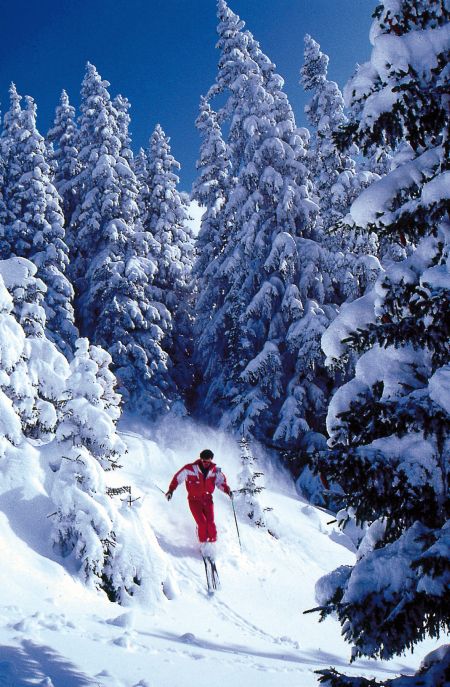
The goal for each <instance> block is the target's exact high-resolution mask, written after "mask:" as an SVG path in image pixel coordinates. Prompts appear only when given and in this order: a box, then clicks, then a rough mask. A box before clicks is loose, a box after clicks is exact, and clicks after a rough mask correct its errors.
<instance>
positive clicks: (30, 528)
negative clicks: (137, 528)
mask: <svg viewBox="0 0 450 687" xmlns="http://www.w3.org/2000/svg"><path fill="white" fill-rule="evenodd" d="M143 431H144V432H145V433H146V434H147V436H145V435H144V434H139V432H136V431H134V427H132V428H129V427H126V429H125V431H123V432H122V433H121V434H122V438H123V439H124V440H125V441H126V442H127V444H128V446H129V453H128V455H127V460H126V461H124V463H126V464H125V465H124V468H123V470H121V471H114V473H109V474H110V477H111V480H112V483H114V484H115V485H119V484H130V485H131V486H132V491H133V494H136V495H139V496H140V501H139V509H140V510H138V511H137V512H138V513H139V515H140V517H142V518H145V519H148V520H149V522H150V523H151V525H152V527H153V530H154V532H155V536H156V539H157V541H158V544H159V546H160V548H161V551H162V555H163V556H165V558H166V559H167V565H168V569H169V570H170V574H171V576H172V578H173V580H174V586H173V594H172V600H170V601H169V600H168V599H167V598H165V597H164V595H163V594H161V601H160V603H159V604H157V605H156V606H155V607H154V608H143V607H139V606H138V605H134V606H132V607H121V606H118V605H116V604H111V603H109V602H108V601H107V599H106V597H105V596H104V595H102V594H100V593H98V592H95V591H94V590H91V589H87V588H86V587H85V586H84V585H83V584H82V582H81V581H80V580H79V578H78V577H77V574H76V569H75V567H74V565H73V562H72V563H69V562H68V561H65V562H64V561H62V560H61V559H60V558H58V557H57V556H55V555H54V554H53V552H52V550H51V547H50V544H49V540H48V534H49V529H50V523H49V521H48V519H47V517H46V516H47V515H48V514H50V513H51V512H52V503H51V501H50V499H49V498H48V495H47V493H45V489H46V488H47V482H49V481H51V479H50V478H51V475H50V474H49V471H48V466H47V467H46V457H45V456H46V452H45V447H44V449H43V450H42V451H41V457H40V464H39V461H38V460H37V459H36V455H37V454H36V449H35V448H30V453H29V455H28V454H27V455H26V456H25V458H24V460H23V466H22V467H21V464H20V463H17V465H16V466H15V468H14V470H15V472H16V473H17V474H18V475H19V476H18V477H17V484H16V485H15V486H14V489H13V490H12V491H11V486H10V485H9V484H8V486H7V488H6V489H4V490H3V493H1V490H0V509H1V510H0V542H1V545H2V549H3V550H4V551H7V552H8V554H9V555H6V556H3V557H2V566H0V687H29V686H31V685H43V686H46V687H88V686H89V687H190V686H191V685H195V686H196V687H210V685H211V684H214V685H218V686H219V687H222V685H223V686H225V685H227V686H228V685H229V684H232V683H233V682H237V681H239V682H240V683H242V684H245V685H246V687H273V685H275V684H276V685H277V687H294V686H295V687H297V686H298V687H312V686H313V685H317V679H316V676H315V675H314V672H313V671H314V670H317V669H320V668H322V667H328V666H330V665H334V666H336V667H338V668H339V669H342V670H345V671H346V672H348V673H349V674H355V675H356V674H361V672H363V673H365V674H366V675H367V676H371V675H375V676H378V677H381V676H383V675H384V676H386V675H392V674H394V673H396V674H397V673H398V672H399V671H404V672H412V671H413V668H414V667H415V666H416V665H417V663H418V660H419V659H420V657H421V654H424V653H426V652H427V651H429V650H430V649H431V648H434V646H435V644H433V643H431V642H427V643H426V644H425V645H424V646H423V647H419V650H416V652H415V656H414V659H413V660H410V659H409V658H408V659H407V660H406V659H405V661H399V662H393V663H390V664H380V663H377V662H371V661H359V662H357V663H356V664H353V665H352V666H351V667H349V665H348V657H349V653H350V651H349V647H348V646H347V645H345V643H344V642H343V640H342V638H341V637H340V627H339V625H338V624H337V623H336V622H334V621H332V620H327V621H326V622H324V623H322V624H319V623H318V621H317V617H314V614H312V615H307V616H304V615H303V614H302V611H303V610H305V609H306V608H311V607H312V606H314V583H315V581H316V580H317V579H318V577H320V575H322V574H324V573H326V572H328V571H330V570H332V569H333V568H334V567H337V565H341V564H343V563H350V562H351V561H352V559H353V555H352V554H351V552H350V551H349V550H348V549H346V548H345V546H342V545H340V544H339V543H336V542H334V541H333V532H334V531H335V530H334V528H333V527H330V526H327V525H326V522H327V521H328V520H330V516H329V514H327V513H323V512H321V511H318V510H317V509H315V508H312V507H311V506H309V505H307V504H305V502H304V501H302V500H301V499H300V498H299V497H296V496H295V493H294V491H293V490H292V489H289V486H290V485H289V482H288V481H287V480H285V479H284V478H282V477H280V478H277V476H276V475H271V479H270V487H271V488H270V489H269V488H267V489H266V491H265V492H263V494H264V501H265V503H267V504H268V505H270V506H273V508H274V511H273V513H274V515H275V516H276V519H277V523H278V524H277V527H278V529H279V539H278V540H276V539H274V538H273V537H269V536H268V535H267V533H266V532H264V531H262V530H258V529H257V528H253V527H251V526H250V524H248V523H247V522H246V521H245V520H244V519H243V518H242V517H241V518H239V527H240V530H241V537H242V541H243V551H242V552H240V550H239V545H238V542H237V538H236V531H235V525H234V521H233V520H232V513H231V509H230V503H229V501H228V499H226V498H225V497H224V496H223V494H219V493H217V494H216V496H215V504H216V521H217V523H218V526H219V537H220V548H219V546H218V549H217V566H218V571H219V575H220V579H221V584H222V589H221V590H220V591H217V592H216V593H215V594H214V595H212V596H209V595H208V593H207V590H206V583H205V575H204V567H203V562H202V559H201V555H200V552H199V550H198V546H197V544H196V541H195V528H194V525H193V521H192V518H191V516H190V513H189V511H188V507H187V503H186V495H185V492H184V488H183V487H182V488H179V489H178V490H177V492H176V494H175V496H174V499H172V501H171V502H170V503H167V501H166V500H165V499H164V497H163V494H161V491H160V489H162V490H163V491H164V490H165V488H166V487H167V484H168V482H169V479H170V478H171V476H172V474H173V473H174V472H175V471H176V469H177V468H179V467H180V465H182V464H184V463H185V462H187V460H189V459H193V458H195V456H196V454H197V453H198V450H201V449H202V448H204V447H205V446H212V447H217V450H216V451H215V452H216V456H217V461H218V463H219V464H220V465H222V467H223V469H224V472H225V473H226V475H227V477H228V479H229V482H230V483H231V486H232V488H233V485H234V484H235V481H236V474H237V472H238V471H239V459H238V451H237V449H236V447H235V445H234V444H233V443H232V442H230V441H229V440H227V439H226V438H224V437H222V436H220V435H218V434H215V433H213V432H211V431H210V430H204V429H198V428H194V427H192V426H191V425H188V426H187V428H186V427H184V428H183V429H182V431H181V429H178V430H177V431H173V432H171V433H170V432H166V434H165V439H164V438H163V439H161V438H158V437H156V438H158V443H156V442H155V441H152V439H151V437H149V436H148V430H146V429H145V428H143ZM33 461H34V463H33ZM32 465H35V467H34V468H32V467H31V466H32ZM261 467H262V469H263V470H264V466H263V465H262V466H261ZM266 468H267V473H268V472H270V468H269V466H266ZM33 469H34V470H35V472H34V473H33V475H32V476H33V477H34V481H33V484H34V487H33V488H31V487H30V488H28V487H27V489H25V488H24V486H23V485H24V484H25V476H26V475H25V473H26V472H27V471H28V473H29V472H30V470H31V471H32V470H33ZM21 470H22V471H23V475H22V478H23V480H22V483H21V482H20V471H21ZM267 473H266V477H267ZM38 475H41V477H42V479H41V481H40V482H39V480H38V479H37V476H38ZM0 477H1V473H0ZM266 482H267V484H266V486H268V479H266ZM0 485H1V480H0ZM43 485H45V487H44V486H43ZM132 507H135V506H132Z"/></svg>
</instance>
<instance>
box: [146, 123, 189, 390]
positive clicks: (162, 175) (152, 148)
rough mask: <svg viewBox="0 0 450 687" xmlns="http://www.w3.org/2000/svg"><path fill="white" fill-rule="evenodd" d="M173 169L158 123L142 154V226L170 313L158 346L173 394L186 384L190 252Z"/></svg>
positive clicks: (175, 165) (157, 283)
mask: <svg viewBox="0 0 450 687" xmlns="http://www.w3.org/2000/svg"><path fill="white" fill-rule="evenodd" d="M179 167H180V164H179V163H178V162H177V161H176V160H175V158H174V157H173V155H172V153H171V149H170V143H169V138H168V137H167V136H166V134H165V133H164V131H163V129H162V127H161V126H160V125H159V124H158V125H157V126H156V127H155V130H154V132H153V134H152V135H151V137H150V141H149V149H148V152H147V174H148V180H147V187H148V204H147V208H146V222H145V224H144V228H145V229H147V230H148V231H149V233H150V235H151V236H152V238H153V239H154V240H155V241H156V243H157V245H158V246H159V248H158V249H157V250H158V252H157V255H156V259H157V267H158V269H157V272H156V273H155V278H154V285H155V287H156V288H157V290H158V291H157V293H159V295H160V300H161V302H162V303H163V305H164V306H165V307H166V308H167V311H168V312H169V313H170V315H171V320H172V322H171V327H168V329H167V330H166V332H165V340H164V350H166V351H167V354H168V356H169V359H170V361H171V364H172V366H173V367H172V369H171V376H172V380H173V383H174V384H175V388H176V389H178V395H179V394H180V390H181V389H188V388H189V387H190V386H191V383H192V360H191V358H192V292H191V288H190V285H191V272H192V262H193V250H194V246H193V237H192V232H191V230H190V229H189V227H188V225H187V206H186V200H185V199H184V198H183V196H182V195H181V194H180V193H179V192H178V190H177V185H178V182H179V179H178V176H177V174H176V172H175V170H177V169H179ZM166 322H167V324H169V322H168V321H166Z"/></svg>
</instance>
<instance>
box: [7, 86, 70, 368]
mask: <svg viewBox="0 0 450 687" xmlns="http://www.w3.org/2000/svg"><path fill="white" fill-rule="evenodd" d="M10 100H11V104H10V109H9V111H8V112H7V113H6V114H5V118H4V126H3V131H2V134H1V137H0V151H1V155H2V157H3V161H4V175H3V176H4V179H3V198H4V203H5V206H6V217H4V218H1V221H2V224H3V227H2V235H3V242H2V250H1V257H2V259H8V258H10V257H11V256H13V255H16V256H18V257H25V258H28V259H30V260H32V261H33V262H34V264H35V265H36V266H37V268H38V276H39V277H40V278H41V279H42V280H43V282H44V283H45V285H46V287H47V290H46V294H45V299H44V307H45V311H46V318H47V325H46V328H47V335H48V336H49V337H50V338H51V339H52V341H54V342H55V343H56V345H57V346H58V348H59V349H60V350H61V351H62V352H63V353H64V354H65V355H66V356H70V355H71V350H72V345H73V343H74V341H75V339H76V336H77V330H76V328H75V325H74V313H73V306H72V299H73V289H72V286H71V284H70V282H69V281H68V279H67V277H66V275H65V272H66V268H67V265H68V248H67V245H66V243H65V231H64V217H63V214H62V211H61V206H60V199H59V196H58V193H57V191H56V188H55V186H54V184H53V182H52V179H51V176H52V173H51V169H50V166H49V164H48V161H47V146H46V144H45V140H44V138H43V137H42V136H41V134H40V133H39V132H38V130H37V128H36V105H35V103H34V101H33V99H32V98H30V97H26V99H25V100H26V107H25V108H24V109H22V107H21V104H20V101H21V96H19V95H18V93H17V90H16V88H15V86H14V84H12V85H11V88H10Z"/></svg>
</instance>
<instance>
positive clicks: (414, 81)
mask: <svg viewBox="0 0 450 687" xmlns="http://www.w3.org/2000/svg"><path fill="white" fill-rule="evenodd" d="M374 16H375V21H374V24H373V27H372V31H371V40H372V44H373V50H372V56H371V59H370V61H369V62H368V63H366V64H363V65H362V66H361V67H359V69H358V71H357V73H356V75H355V76H354V77H353V79H352V80H351V81H350V82H349V84H348V85H347V88H346V92H347V94H348V97H349V100H350V104H351V105H352V108H354V112H353V113H351V117H350V122H349V124H348V125H347V126H346V127H344V129H343V130H342V135H341V143H342V144H344V143H346V144H347V145H349V144H351V143H352V142H353V141H355V142H356V143H357V145H358V146H360V147H361V148H362V149H363V150H365V149H369V148H370V147H373V146H374V145H375V146H377V145H378V146H381V145H383V143H384V141H387V143H388V144H389V145H391V146H392V148H393V149H395V148H396V147H397V146H398V144H400V143H401V142H402V141H403V137H405V138H406V140H407V141H408V143H409V145H410V146H411V149H412V151H413V152H414V154H413V157H408V158H406V159H405V161H404V162H403V164H398V166H396V167H395V168H394V169H393V170H392V171H390V172H389V173H388V174H387V175H386V176H385V177H383V178H382V179H381V180H379V181H378V182H376V183H374V184H373V185H372V186H371V187H370V188H369V189H366V190H365V191H364V192H363V193H362V194H361V196H360V197H359V198H358V199H357V200H356V201H355V202H354V203H353V206H352V208H351V214H352V217H353V219H354V221H355V224H356V225H357V226H359V227H361V228H362V230H367V229H370V230H373V231H376V232H377V234H378V235H379V236H385V235H389V237H390V238H391V239H392V238H395V240H396V241H397V242H398V243H399V245H400V246H404V247H406V248H407V250H408V253H409V255H408V257H406V258H405V259H404V260H402V261H400V262H392V263H390V264H387V265H386V269H385V271H384V273H383V274H382V275H381V276H380V277H379V279H378V281H377V283H376V285H375V288H374V289H373V290H372V291H371V292H369V293H368V294H366V295H365V296H364V297H362V298H360V299H358V300H356V301H354V302H353V303H351V304H348V305H346V306H344V307H343V308H342V311H341V313H340V315H339V316H338V317H337V319H336V320H335V321H334V322H333V324H332V325H331V327H330V329H329V330H328V331H327V333H326V335H325V336H324V337H323V344H324V350H325V352H326V354H327V356H328V358H329V359H330V360H335V361H336V360H337V361H340V362H341V363H342V362H345V359H346V358H347V357H348V355H349V354H351V353H353V354H354V353H356V355H357V356H358V360H357V364H356V370H355V376H354V378H353V379H351V380H350V381H349V382H348V383H347V384H345V385H344V386H342V387H341V388H340V389H339V390H338V391H337V392H336V394H335V395H334V397H333V399H332V401H331V404H330V408H329V413H328V428H329V433H330V437H331V439H330V442H331V447H332V453H331V456H330V457H329V459H328V461H327V462H326V463H325V464H324V465H323V466H322V467H323V469H325V470H326V472H327V475H328V476H329V477H331V478H332V479H335V480H336V481H338V482H339V483H340V484H341V486H342V487H343V490H344V492H345V495H346V497H345V505H346V506H350V507H352V508H353V509H354V512H355V514H356V517H357V519H358V521H360V522H366V523H369V524H370V526H369V527H368V530H367V533H366V535H365V537H364V538H363V540H362V542H361V544H360V546H359V550H358V557H357V562H356V564H355V565H354V566H346V567H344V568H340V569H338V570H336V571H334V572H332V573H330V575H328V576H327V577H325V578H323V579H322V580H321V581H320V582H319V584H318V600H319V603H320V605H321V606H322V615H327V614H328V613H330V612H334V613H336V614H337V616H338V618H339V620H340V622H341V624H342V626H343V628H344V636H345V637H346V639H347V640H348V641H349V642H351V643H352V644H353V645H354V650H353V656H354V657H357V656H360V655H365V656H380V657H381V658H389V657H391V656H393V655H396V654H400V653H402V652H403V651H404V650H405V649H406V648H412V647H413V646H414V645H415V644H416V643H417V642H419V641H420V640H421V639H423V638H424V637H425V636H427V635H431V636H432V637H439V635H440V633H441V632H444V631H445V630H446V629H447V630H448V628H449V626H450V616H449V612H448V609H449V608H450V596H449V589H450V586H449V582H450V566H449V558H448V547H449V536H450V529H449V515H450V512H449V508H450V500H449V492H448V489H449V464H448V457H449V448H450V440H449V436H448V427H449V426H450V423H449V413H450V397H449V378H450V370H449V349H448V335H447V332H448V321H447V322H446V318H447V319H448V315H447V313H448V312H449V286H450V273H449V254H450V217H449V200H448V195H449V194H448V189H449V188H450V184H449V181H450V170H449V160H450V155H449V152H450V151H449V137H448V122H449V104H448V103H449V101H448V95H447V94H448V87H449V71H448V63H449V57H450V32H449V19H450V13H449V11H448V8H447V9H446V8H445V6H444V5H443V4H442V3H441V2H437V1H436V2H435V1H433V2H429V3H427V6H426V11H425V4H424V3H423V2H420V1H416V0H403V2H401V3H399V2H393V1H392V0H386V2H384V3H382V4H380V5H379V6H378V7H377V9H376V11H375V15H374ZM387 103H388V104H389V107H386V104H387ZM355 113H356V114H355ZM445 653H446V652H445V651H443V652H442V655H441V657H440V658H441V663H440V666H441V667H439V661H438V662H437V663H436V665H435V666H434V669H433V670H434V673H433V674H434V675H435V677H436V678H438V677H439V675H441V677H439V679H442V680H443V675H444V672H445V670H448V667H446V666H448V649H447V655H445ZM439 670H440V671H441V672H440V673H439ZM321 679H322V682H323V683H324V684H327V685H330V686H332V687H338V686H339V687H340V686H342V685H348V684H352V685H361V686H362V685H364V684H366V683H365V681H364V680H363V679H362V678H361V679H360V680H358V679H357V678H354V677H353V678H346V677H345V676H342V675H339V674H338V673H337V672H336V671H334V670H332V671H324V672H323V675H322V678H321ZM423 679H424V677H423V675H419V674H418V675H417V677H416V678H411V680H410V682H408V684H410V685H420V684H424V682H423ZM444 682H445V680H443V682H442V684H444ZM373 684H374V685H375V684H378V683H376V682H374V683H373ZM382 684H383V685H385V684H390V682H389V681H388V682H383V683H382ZM394 684H395V681H394ZM434 684H439V681H438V682H436V683H434Z"/></svg>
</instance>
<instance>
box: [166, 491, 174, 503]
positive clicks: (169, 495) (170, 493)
mask: <svg viewBox="0 0 450 687" xmlns="http://www.w3.org/2000/svg"><path fill="white" fill-rule="evenodd" d="M172 496H173V491H168V492H166V499H167V500H168V501H170V499H171V498H172Z"/></svg>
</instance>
